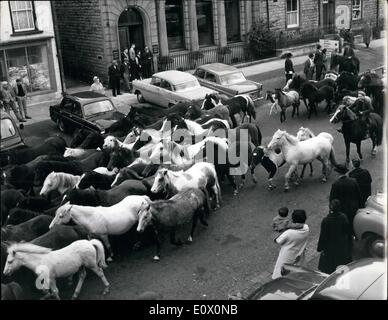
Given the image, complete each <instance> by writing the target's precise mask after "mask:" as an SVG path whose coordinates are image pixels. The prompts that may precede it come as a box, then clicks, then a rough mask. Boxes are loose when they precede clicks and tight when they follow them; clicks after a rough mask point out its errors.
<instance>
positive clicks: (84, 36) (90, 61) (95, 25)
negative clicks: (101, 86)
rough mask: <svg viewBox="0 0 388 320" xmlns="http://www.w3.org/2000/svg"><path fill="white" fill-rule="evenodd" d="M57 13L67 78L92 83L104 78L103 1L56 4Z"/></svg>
mask: <svg viewBox="0 0 388 320" xmlns="http://www.w3.org/2000/svg"><path fill="white" fill-rule="evenodd" d="M52 4H53V5H54V9H55V10H56V15H57V23H58V33H59V37H60V43H61V49H62V60H63V67H64V71H65V75H67V76H71V77H75V78H79V79H83V80H85V81H88V82H92V79H93V76H94V75H98V76H100V77H103V75H104V74H105V73H106V65H105V62H104V35H103V28H102V25H101V11H100V4H99V0H88V1H71V0H70V1H68V0H66V1H52Z"/></svg>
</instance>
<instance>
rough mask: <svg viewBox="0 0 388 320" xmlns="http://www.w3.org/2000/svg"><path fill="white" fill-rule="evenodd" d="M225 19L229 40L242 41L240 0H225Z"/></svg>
mask: <svg viewBox="0 0 388 320" xmlns="http://www.w3.org/2000/svg"><path fill="white" fill-rule="evenodd" d="M225 19H226V38H227V41H228V42H238V41H241V33H240V0H225Z"/></svg>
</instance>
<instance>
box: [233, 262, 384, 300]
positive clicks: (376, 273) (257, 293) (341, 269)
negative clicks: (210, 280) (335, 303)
mask: <svg viewBox="0 0 388 320" xmlns="http://www.w3.org/2000/svg"><path fill="white" fill-rule="evenodd" d="M282 275H283V276H282V277H279V278H277V279H274V280H271V281H269V282H267V283H265V284H261V283H257V284H252V285H251V286H250V287H249V288H247V290H244V291H243V294H241V293H240V294H238V295H230V296H229V299H230V300H386V299H387V266H386V263H385V261H384V260H382V259H375V258H373V259H372V258H368V259H361V260H357V261H354V262H351V263H349V264H347V265H345V266H338V267H337V269H336V271H334V272H333V273H332V274H330V275H329V274H326V273H323V272H319V271H313V270H310V269H307V268H303V267H298V266H293V265H289V264H285V265H284V266H283V268H282Z"/></svg>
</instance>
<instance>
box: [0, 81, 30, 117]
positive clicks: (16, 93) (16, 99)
mask: <svg viewBox="0 0 388 320" xmlns="http://www.w3.org/2000/svg"><path fill="white" fill-rule="evenodd" d="M27 95H28V90H27V86H26V84H25V83H23V81H22V79H20V78H18V79H16V83H15V85H14V86H12V85H11V84H10V83H9V82H7V81H3V82H2V83H1V88H0V107H1V109H2V110H4V111H6V112H8V113H10V111H11V110H12V111H13V113H14V114H15V116H16V119H18V120H19V122H26V121H27V119H31V117H30V116H29V115H28V113H27Z"/></svg>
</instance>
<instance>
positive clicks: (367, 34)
mask: <svg viewBox="0 0 388 320" xmlns="http://www.w3.org/2000/svg"><path fill="white" fill-rule="evenodd" d="M362 35H363V38H364V43H365V45H366V47H367V48H369V43H370V37H371V35H372V29H371V27H370V24H369V22H367V23H366V24H365V26H364V29H363V34H362Z"/></svg>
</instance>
